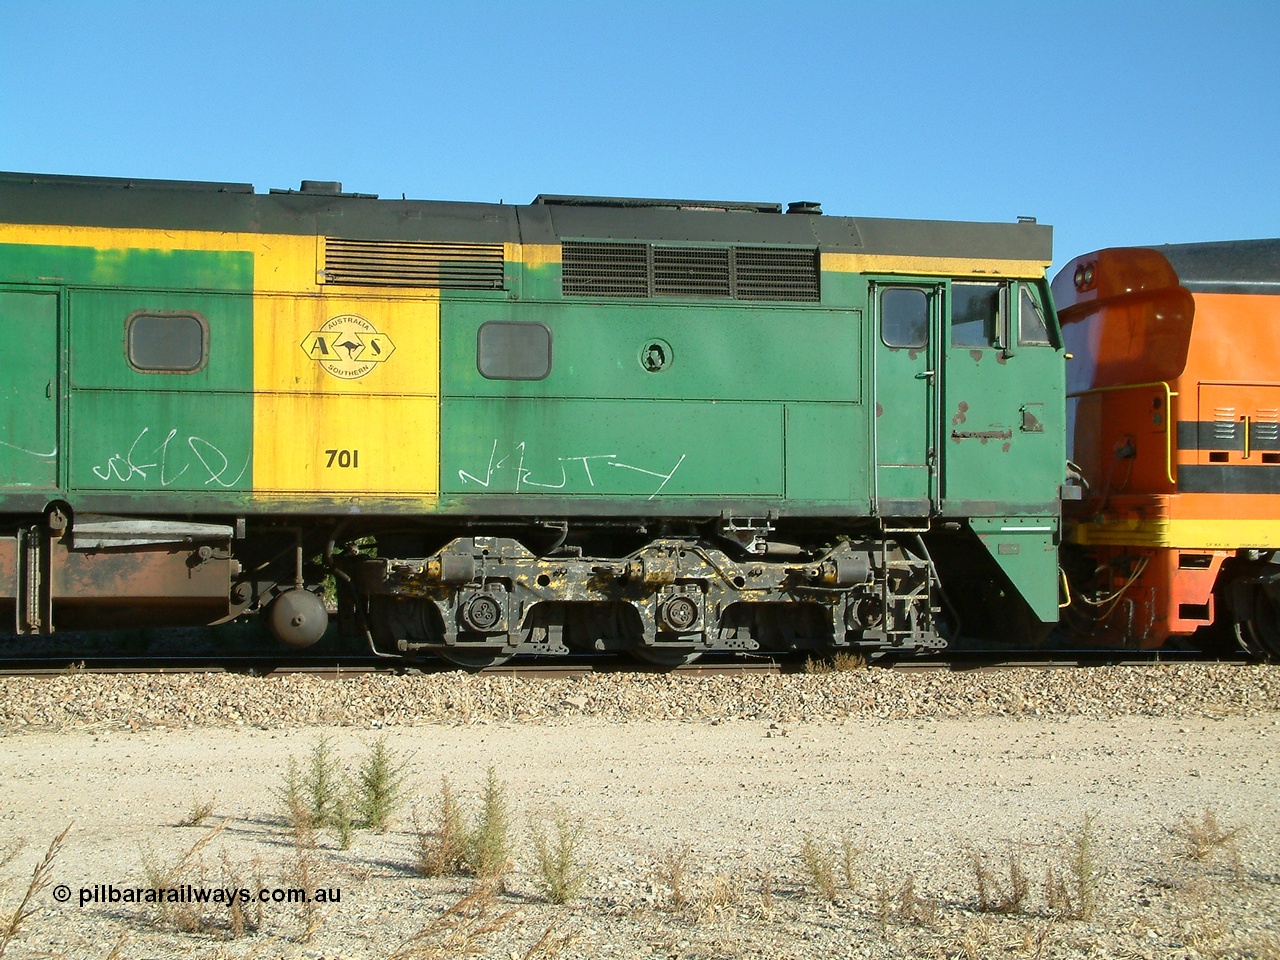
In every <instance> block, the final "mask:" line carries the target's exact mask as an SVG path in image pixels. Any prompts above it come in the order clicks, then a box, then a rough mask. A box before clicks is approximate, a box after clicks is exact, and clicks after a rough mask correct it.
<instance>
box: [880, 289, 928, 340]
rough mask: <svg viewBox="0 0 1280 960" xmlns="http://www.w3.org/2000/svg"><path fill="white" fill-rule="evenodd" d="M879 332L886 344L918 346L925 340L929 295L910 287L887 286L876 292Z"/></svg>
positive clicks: (926, 337)
mask: <svg viewBox="0 0 1280 960" xmlns="http://www.w3.org/2000/svg"><path fill="white" fill-rule="evenodd" d="M880 336H881V337H882V338H883V339H884V342H885V344H886V345H887V346H890V347H908V348H912V349H917V350H918V349H921V348H923V347H926V346H928V344H929V295H928V294H927V293H925V291H923V290H919V289H916V288H914V287H889V288H888V289H886V290H884V291H883V292H882V293H881V294H880Z"/></svg>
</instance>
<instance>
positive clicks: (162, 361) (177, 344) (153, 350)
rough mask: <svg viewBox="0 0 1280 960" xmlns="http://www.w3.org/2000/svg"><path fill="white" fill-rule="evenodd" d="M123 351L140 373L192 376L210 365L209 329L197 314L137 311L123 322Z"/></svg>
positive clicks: (131, 364) (130, 364)
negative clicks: (185, 374) (207, 364)
mask: <svg viewBox="0 0 1280 960" xmlns="http://www.w3.org/2000/svg"><path fill="white" fill-rule="evenodd" d="M125 350H126V354H127V356H128V358H129V366H131V367H133V369H135V370H137V371H139V372H141V373H195V372H196V371H197V370H202V369H204V366H205V364H206V363H208V361H209V325H208V323H206V322H205V319H204V317H202V316H200V314H198V313H162V312H159V311H141V310H140V311H138V312H137V313H134V314H131V315H130V316H129V319H128V320H126V321H125Z"/></svg>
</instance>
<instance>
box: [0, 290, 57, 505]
mask: <svg viewBox="0 0 1280 960" xmlns="http://www.w3.org/2000/svg"><path fill="white" fill-rule="evenodd" d="M0 344H3V347H2V348H0V485H2V486H5V487H18V488H29V489H32V490H50V491H51V490H53V489H54V488H56V487H57V483H58V449H59V447H58V406H57V401H56V397H57V383H58V366H57V364H58V296H57V294H56V293H53V292H50V291H41V292H27V291H15V290H0Z"/></svg>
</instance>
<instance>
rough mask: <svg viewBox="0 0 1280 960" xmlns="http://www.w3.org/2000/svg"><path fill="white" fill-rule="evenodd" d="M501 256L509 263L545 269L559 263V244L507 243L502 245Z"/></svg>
mask: <svg viewBox="0 0 1280 960" xmlns="http://www.w3.org/2000/svg"><path fill="white" fill-rule="evenodd" d="M503 256H505V257H506V258H507V260H508V261H509V262H512V263H523V264H524V265H525V266H526V267H545V266H547V265H548V264H553V263H559V262H560V244H558V243H526V244H519V243H508V244H504V245H503Z"/></svg>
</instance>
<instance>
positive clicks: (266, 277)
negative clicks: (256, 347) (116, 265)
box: [0, 224, 316, 292]
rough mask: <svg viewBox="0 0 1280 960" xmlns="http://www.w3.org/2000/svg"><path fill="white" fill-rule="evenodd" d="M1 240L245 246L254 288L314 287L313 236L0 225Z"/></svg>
mask: <svg viewBox="0 0 1280 960" xmlns="http://www.w3.org/2000/svg"><path fill="white" fill-rule="evenodd" d="M0 243H38V244H51V245H54V246H66V247H93V248H95V249H98V250H217V251H222V250H245V251H248V252H250V253H252V254H253V278H254V279H253V283H254V288H255V289H256V290H284V291H290V292H293V291H304V290H315V289H316V238H315V237H314V236H306V235H286V234H266V233H217V232H214V231H208V230H137V229H132V228H126V227H70V226H61V225H51V224H0Z"/></svg>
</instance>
